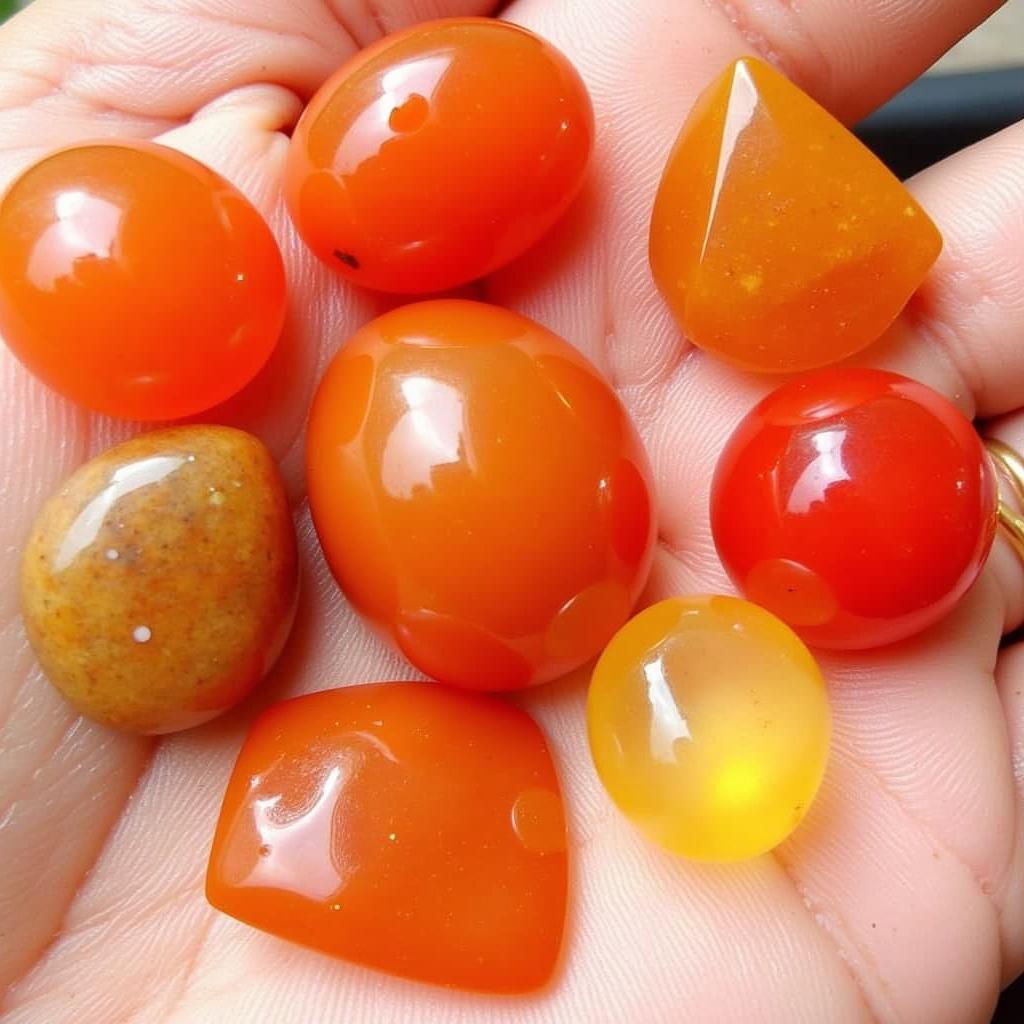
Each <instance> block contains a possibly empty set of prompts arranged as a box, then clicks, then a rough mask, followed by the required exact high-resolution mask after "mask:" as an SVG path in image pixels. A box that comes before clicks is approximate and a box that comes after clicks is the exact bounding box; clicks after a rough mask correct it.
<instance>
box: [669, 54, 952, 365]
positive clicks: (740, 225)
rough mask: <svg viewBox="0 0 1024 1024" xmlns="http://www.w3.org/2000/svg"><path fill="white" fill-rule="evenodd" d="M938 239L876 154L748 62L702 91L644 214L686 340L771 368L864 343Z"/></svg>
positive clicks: (910, 288)
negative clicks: (649, 209) (649, 212)
mask: <svg viewBox="0 0 1024 1024" xmlns="http://www.w3.org/2000/svg"><path fill="white" fill-rule="evenodd" d="M941 248H942V238H941V236H940V235H939V232H938V230H937V229H936V227H935V225H934V224H933V223H932V222H931V220H929V218H928V216H927V215H926V214H925V212H924V211H923V210H922V209H921V207H920V206H919V205H918V204H917V203H916V202H915V201H914V199H913V197H912V196H911V195H910V193H909V192H908V191H907V190H906V188H904V186H903V185H902V184H901V183H900V182H899V181H898V180H897V179H896V178H895V177H894V176H893V175H892V173H891V172H890V171H889V170H888V169H887V168H886V167H884V166H883V164H882V163H881V162H880V161H879V160H878V159H877V157H875V156H874V155H873V154H872V153H871V152H870V151H869V150H868V149H867V148H866V147H865V146H864V145H863V144H862V143H861V142H860V141H859V140H858V139H857V138H856V137H854V136H853V135H852V134H851V133H850V132H849V131H848V130H847V129H846V128H845V127H843V125H841V124H840V123H839V122H838V121H837V120H836V119H835V118H833V117H832V115H831V114H829V113H828V112H827V111H825V110H824V109H822V108H821V107H820V106H818V104H817V103H815V102H814V101H813V100H812V99H811V98H810V97H809V96H807V95H805V94H804V93H803V92H801V91H800V89H798V88H797V87H796V86H795V85H793V84H792V83H791V82H790V81H789V80H788V79H786V78H785V77H783V76H782V75H781V74H779V73H778V72H777V71H775V70H774V69H772V68H771V67H769V66H768V65H767V64H765V63H762V62H761V61H758V60H754V59H752V58H744V59H743V60H739V61H737V62H736V63H735V64H733V65H732V66H731V67H729V68H728V70H726V71H725V72H724V73H723V74H722V75H721V76H720V77H719V78H718V79H716V80H715V82H713V83H712V84H711V86H710V87H709V88H708V89H707V90H706V91H705V92H704V93H703V94H702V95H701V97H700V98H699V99H698V100H697V103H696V105H695V106H694V108H693V110H692V112H691V113H690V116H689V118H688V119H687V121H686V124H685V125H684V126H683V129H682V132H681V134H680V136H679V139H678V140H677V141H676V144H675V148H674V149H673V150H672V154H671V156H670V157H669V160H668V164H667V166H666V168H665V173H664V176H663V178H662V181H661V186H660V188H659V190H658V195H657V199H656V201H655V204H654V212H653V215H652V218H651V235H650V259H651V269H652V270H653V273H654V279H655V282H656V283H657V285H658V288H659V289H660V290H661V292H662V294H663V295H664V296H665V299H666V300H667V302H668V304H669V306H670V307H671V309H672V312H673V314H674V316H675V317H676V319H677V320H678V322H679V325H680V327H681V328H682V330H683V331H684V332H685V334H686V336H687V337H688V338H689V339H690V340H691V341H692V342H694V344H696V345H699V346H700V347H701V348H703V349H706V350H707V351H708V352H711V353H714V354H715V355H717V356H721V357H722V358H723V359H726V360H728V361H729V362H732V363H735V364H736V365H738V366H741V367H743V368H745V369H750V370H760V371H766V372H787V371H794V370H802V369H810V368H812V367H818V366H825V365H827V364H829V363H833V362H836V361H838V360H840V359H843V358H845V357H846V356H849V355H851V354H853V353H854V352H858V351H860V350H861V349H863V348H864V347H865V346H867V345H870V344H871V343H872V342H873V341H875V340H876V339H877V338H878V337H879V336H880V335H881V334H882V332H883V331H884V330H885V329H886V327H888V326H889V324H891V323H892V321H893V320H894V319H895V318H896V316H897V315H898V314H899V312H900V310H901V309H902V308H903V306H904V305H905V304H906V302H907V300H908V299H909V298H910V296H911V294H912V293H913V292H914V290H915V289H916V288H917V287H918V285H920V283H921V281H922V280H923V278H924V276H925V274H926V272H927V271H928V268H929V267H930V266H931V265H932V263H934V262H935V259H936V257H937V256H938V254H939V251H940V249H941Z"/></svg>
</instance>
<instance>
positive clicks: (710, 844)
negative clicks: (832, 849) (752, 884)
mask: <svg viewBox="0 0 1024 1024" xmlns="http://www.w3.org/2000/svg"><path fill="white" fill-rule="evenodd" d="M587 724H588V730H589V734H590V749H591V753H592V754H593V757H594V764H595V766H596V767H597V773H598V775H599V776H600V778H601V781H602V782H603V783H604V786H605V788H606V789H607V790H608V793H609V794H610V796H611V797H612V799H613V800H614V801H615V803H616V804H617V805H618V807H619V809H620V810H621V811H622V812H623V813H624V814H625V815H626V816H627V817H628V818H630V820H632V821H633V822H634V824H636V825H637V826H638V827H640V828H641V829H642V830H643V831H645V832H646V833H647V834H648V835H649V836H650V837H651V838H652V839H654V840H655V841H656V842H658V843H660V844H661V845H662V846H664V847H666V848H667V849H669V850H672V851H673V852H675V853H679V854H682V855H683V856H685V857H689V858H691V859H694V860H703V861H735V860H743V859H746V858H748V857H755V856H757V855H758V854H761V853H764V852H766V851H768V850H771V849H772V848H773V847H774V846H777V845H778V844H779V843H780V842H782V840H783V839H785V838H786V837H787V836H788V835H789V834H790V833H791V832H792V831H793V829H794V828H796V826H797V825H798V824H799V822H800V820H801V819H802V818H803V816H804V814H805V813H806V812H807V808H808V807H809V806H810V803H811V801H812V800H813V799H814V795H815V793H816V792H817V790H818V786H819V785H820V783H821V779H822V776H823V774H824V771H825V764H826V761H827V759H828V748H829V738H830V735H831V718H830V714H829V706H828V697H827V694H826V690H825V684H824V681H823V679H822V676H821V672H820V670H819V669H818V666H817V664H816V663H815V661H814V658H813V657H812V656H811V654H810V652H809V651H808V650H807V648H806V647H805V646H804V644H803V643H802V642H801V641H800V639H799V637H797V635H796V634H795V633H794V632H793V631H792V630H791V629H790V628H789V627H788V626H787V625H786V624H785V623H783V622H782V621H781V620H779V619H777V618H776V617H775V616H774V615H772V614H771V613H770V612H767V611H765V610H764V609H763V608H759V607H758V606H757V605H754V604H751V603H750V602H748V601H741V600H739V599H737V598H733V597H714V596H711V597H708V596H701V597H678V598H672V599H670V600H667V601H662V602H660V603H659V604H655V605H653V606H651V607H650V608H648V609H646V610H645V611H643V612H641V613H640V614H639V615H636V616H635V617H634V618H632V619H631V620H630V621H629V622H627V623H626V625H625V626H623V627H622V629H620V630H619V632H618V633H617V634H616V635H615V636H614V638H613V639H612V641H611V643H610V644H609V645H608V647H607V648H606V649H605V652H604V654H603V655H602V656H601V658H600V660H599V661H598V663H597V667H596V668H595V670H594V676H593V680H592V681H591V685H590V693H589V697H588V702H587Z"/></svg>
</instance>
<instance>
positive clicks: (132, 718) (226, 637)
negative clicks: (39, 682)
mask: <svg viewBox="0 0 1024 1024" xmlns="http://www.w3.org/2000/svg"><path fill="white" fill-rule="evenodd" d="M297 573H298V570H297V559H296V550H295V531H294V527H293V524H292V519H291V514H290V512H289V509H288V503H287V500H286V498H285V495H284V490H283V487H282V484H281V480H280V477H279V475H278V471H277V467H276V466H275V465H274V461H273V459H272V458H271V456H270V453H269V452H268V451H267V449H266V448H265V447H264V446H263V444H262V443H261V442H260V441H258V440H257V439H256V438H255V437H253V436H252V435H250V434H246V433H243V432H242V431H240V430H233V429H230V428H228V427H214V426H190V427H177V428H174V429H171V430H161V431H156V432H154V433H151V434H144V435H142V436H141V437H137V438H134V439H133V440H131V441H127V442H125V443H124V444H120V445H117V446H116V447H115V448H111V449H110V450H109V451H106V452H104V453H103V454H101V455H98V456H97V457H96V458H95V459H92V460H91V461H90V462H87V463H86V464H85V465H84V466H82V467H81V468H80V469H79V470H78V471H77V472H76V473H75V474H74V475H73V476H72V477H71V478H70V479H69V480H68V481H67V482H66V483H65V485H64V487H63V488H61V490H60V491H59V492H58V493H57V494H55V495H54V496H53V497H52V498H50V500H49V501H48V502H47V503H46V505H44V506H43V509H42V511H41V512H40V513H39V516H38V518H37V519H36V521H35V524H34V526H33V528H32V533H31V535H30V537H29V541H28V545H27V547H26V549H25V557H24V561H23V563H22V574H21V603H22V614H23V616H24V620H25V626H26V629H27V631H28V636H29V640H30V641H31V643H32V646H33V648H34V649H35V652H36V655H37V657H38V658H39V661H40V663H41V664H42V667H43V670H44V671H45V672H46V674H47V676H49V678H50V680H51V681H52V682H53V684H54V685H55V686H56V687H57V689H59V690H60V691H61V693H63V694H64V696H65V697H66V698H67V699H68V700H69V701H70V702H71V703H72V704H73V705H74V706H75V707H76V708H77V709H78V710H79V711H81V712H82V714H84V715H88V716H89V717H90V718H93V719H95V720H96V721H99V722H103V723H104V724H106V725H110V726H114V727H115V728H118V729H126V730H129V731H132V732H141V733H161V732H172V731H174V730H177V729H184V728H188V727H189V726H192V725H197V724H199V723H200V722H204V721H206V720H207V719H210V718H213V717H214V716H215V715H218V714H220V712H222V711H225V710H226V709H227V708H229V707H231V706H232V705H233V704H235V703H236V702H237V701H239V700H241V698H242V697H244V696H245V695H246V694H247V693H248V692H249V691H250V690H251V689H252V688H253V687H254V686H255V685H256V684H257V683H258V682H259V680H260V679H261V678H262V677H263V675H264V674H265V673H266V671H267V670H268V669H269V668H270V666H271V664H272V663H273V662H274V660H275V659H276V658H277V656H278V654H279V653H280V651H281V647H282V646H283V644H284V641H285V638H286V637H287V635H288V630H289V629H290V627H291V621H292V617H293V615H294V609H295V598H296V593H297V582H298V575H297Z"/></svg>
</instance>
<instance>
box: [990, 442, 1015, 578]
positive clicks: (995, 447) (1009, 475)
mask: <svg viewBox="0 0 1024 1024" xmlns="http://www.w3.org/2000/svg"><path fill="white" fill-rule="evenodd" d="M985 447H986V448H987V449H988V453H989V455H990V456H991V458H992V465H993V466H995V468H996V471H997V472H998V473H999V475H1000V476H1002V478H1003V479H1004V480H1005V481H1006V482H1007V483H1008V484H1009V486H1010V491H1011V492H1012V494H1013V497H1014V500H1015V501H1016V502H1017V506H1018V507H1019V508H1021V509H1024V458H1021V456H1020V455H1019V454H1018V453H1017V452H1015V451H1014V450H1013V449H1012V448H1011V447H1010V446H1009V445H1007V444H1003V442H1002V441H996V440H995V439H994V438H991V437H989V438H986V439H985ZM996 514H997V515H998V517H999V525H1000V526H1001V527H1002V528H1003V531H1004V532H1005V533H1006V539H1007V540H1008V541H1009V542H1010V544H1011V545H1012V546H1013V550H1014V551H1016V552H1017V555H1018V556H1019V557H1020V558H1021V559H1022V560H1024V516H1022V515H1020V514H1019V513H1017V512H1015V511H1014V510H1013V509H1012V508H1010V506H1009V505H1007V503H1006V502H1005V501H1004V500H1003V498H1002V496H1000V497H999V504H998V506H997V513H996Z"/></svg>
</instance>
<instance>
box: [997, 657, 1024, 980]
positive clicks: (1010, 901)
mask: <svg viewBox="0 0 1024 1024" xmlns="http://www.w3.org/2000/svg"><path fill="white" fill-rule="evenodd" d="M996 682H997V684H998V687H999V698H1000V700H1001V701H1002V704H1003V711H1004V713H1005V716H1006V731H1007V739H1008V743H1009V748H1010V758H1011V761H1010V763H1011V764H1012V765H1013V778H1014V782H1015V787H1014V788H1015V791H1016V807H1015V814H1014V816H1013V819H1012V820H1013V839H1014V844H1013V858H1012V861H1011V864H1010V869H1009V871H1008V872H1007V876H1006V880H1005V882H1004V883H1003V885H1001V886H1000V888H999V890H998V891H997V893H996V898H997V901H998V903H999V906H1000V908H1001V910H1002V915H1001V921H1000V924H1001V931H1002V938H1003V983H1004V984H1007V983H1009V982H1010V981H1012V980H1013V979H1014V978H1015V977H1017V976H1018V975H1019V974H1020V973H1021V972H1022V971H1024V643H1021V642H1020V641H1018V642H1017V643H1015V644H1013V645H1011V646H1010V647H1007V648H1006V649H1005V650H1004V651H1003V653H1002V654H1001V655H1000V657H999V665H998V667H997V669H996Z"/></svg>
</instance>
